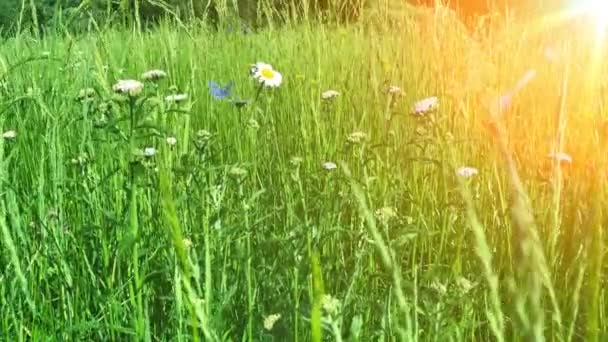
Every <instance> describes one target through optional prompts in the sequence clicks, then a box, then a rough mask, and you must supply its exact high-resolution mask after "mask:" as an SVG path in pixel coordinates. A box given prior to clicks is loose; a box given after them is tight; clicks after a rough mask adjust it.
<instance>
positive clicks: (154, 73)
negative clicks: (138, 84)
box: [141, 69, 167, 81]
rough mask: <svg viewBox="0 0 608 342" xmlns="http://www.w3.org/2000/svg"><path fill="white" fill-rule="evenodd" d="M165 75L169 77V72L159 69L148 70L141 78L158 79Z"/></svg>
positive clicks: (147, 79)
mask: <svg viewBox="0 0 608 342" xmlns="http://www.w3.org/2000/svg"><path fill="white" fill-rule="evenodd" d="M165 77H167V73H166V72H164V71H163V70H159V69H154V70H148V71H146V72H144V73H143V74H142V75H141V79H142V80H144V81H158V80H160V79H163V78H165Z"/></svg>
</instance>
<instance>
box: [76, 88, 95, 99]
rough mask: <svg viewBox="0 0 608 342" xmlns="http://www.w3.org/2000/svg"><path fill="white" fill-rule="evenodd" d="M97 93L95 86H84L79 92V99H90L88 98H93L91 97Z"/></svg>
mask: <svg viewBox="0 0 608 342" xmlns="http://www.w3.org/2000/svg"><path fill="white" fill-rule="evenodd" d="M96 94H97V93H96V92H95V89H93V88H84V89H81V90H80V91H79V92H78V97H77V99H78V100H79V101H84V100H88V99H91V98H93V97H95V95H96Z"/></svg>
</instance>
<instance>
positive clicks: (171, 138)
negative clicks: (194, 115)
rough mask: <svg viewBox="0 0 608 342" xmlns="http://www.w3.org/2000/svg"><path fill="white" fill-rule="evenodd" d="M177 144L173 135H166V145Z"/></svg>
mask: <svg viewBox="0 0 608 342" xmlns="http://www.w3.org/2000/svg"><path fill="white" fill-rule="evenodd" d="M175 144H177V139H175V137H167V145H169V146H174V145H175Z"/></svg>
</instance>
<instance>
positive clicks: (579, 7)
mask: <svg viewBox="0 0 608 342" xmlns="http://www.w3.org/2000/svg"><path fill="white" fill-rule="evenodd" d="M573 7H574V10H575V11H576V12H577V13H580V14H582V15H588V16H589V18H590V19H591V20H592V21H593V24H594V25H595V27H596V29H597V33H598V35H599V36H601V37H604V36H605V34H606V31H607V29H608V1H606V0H573Z"/></svg>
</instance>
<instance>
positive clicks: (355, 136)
mask: <svg viewBox="0 0 608 342" xmlns="http://www.w3.org/2000/svg"><path fill="white" fill-rule="evenodd" d="M365 139H367V134H365V133H364V132H360V131H357V132H353V133H351V134H349V135H348V137H347V138H346V140H347V141H348V142H349V143H351V144H359V143H361V142H362V141H364V140H365Z"/></svg>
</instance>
